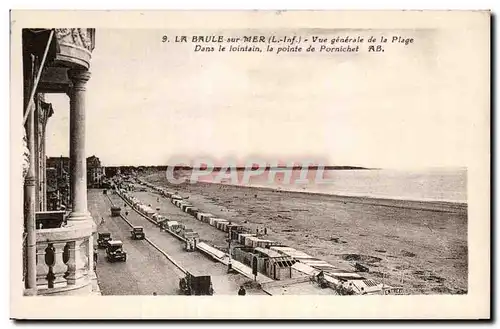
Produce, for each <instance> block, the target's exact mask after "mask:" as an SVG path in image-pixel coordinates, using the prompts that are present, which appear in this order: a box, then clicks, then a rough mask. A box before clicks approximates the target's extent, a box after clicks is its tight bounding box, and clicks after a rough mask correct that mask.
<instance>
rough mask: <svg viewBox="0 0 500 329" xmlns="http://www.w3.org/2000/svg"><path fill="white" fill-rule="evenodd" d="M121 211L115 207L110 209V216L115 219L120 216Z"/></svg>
mask: <svg viewBox="0 0 500 329" xmlns="http://www.w3.org/2000/svg"><path fill="white" fill-rule="evenodd" d="M121 211H122V209H121V208H120V207H117V206H113V207H111V216H112V217H117V216H120V214H121Z"/></svg>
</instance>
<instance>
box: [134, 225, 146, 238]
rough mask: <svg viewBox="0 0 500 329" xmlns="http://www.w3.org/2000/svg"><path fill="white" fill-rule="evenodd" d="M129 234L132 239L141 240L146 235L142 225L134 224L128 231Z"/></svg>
mask: <svg viewBox="0 0 500 329" xmlns="http://www.w3.org/2000/svg"><path fill="white" fill-rule="evenodd" d="M130 235H131V236H132V239H134V240H143V239H144V238H145V237H146V234H145V233H144V228H143V227H142V226H134V227H133V228H132V230H131V231H130Z"/></svg>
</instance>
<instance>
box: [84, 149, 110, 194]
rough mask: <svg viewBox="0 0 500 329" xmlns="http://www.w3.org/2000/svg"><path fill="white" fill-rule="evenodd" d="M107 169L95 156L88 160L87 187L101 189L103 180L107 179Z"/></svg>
mask: <svg viewBox="0 0 500 329" xmlns="http://www.w3.org/2000/svg"><path fill="white" fill-rule="evenodd" d="M105 174H106V172H105V169H104V167H103V166H102V165H101V161H100V160H99V158H98V157H96V156H95V155H93V156H91V157H88V158H87V186H88V187H91V188H99V187H100V186H101V183H102V180H103V178H104V177H105Z"/></svg>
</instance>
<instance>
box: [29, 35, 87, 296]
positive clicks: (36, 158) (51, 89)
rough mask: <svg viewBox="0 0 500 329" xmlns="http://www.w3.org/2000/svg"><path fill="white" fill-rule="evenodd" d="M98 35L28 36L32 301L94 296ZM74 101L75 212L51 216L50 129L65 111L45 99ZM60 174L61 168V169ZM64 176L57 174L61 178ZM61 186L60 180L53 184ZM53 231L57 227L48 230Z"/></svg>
mask: <svg viewBox="0 0 500 329" xmlns="http://www.w3.org/2000/svg"><path fill="white" fill-rule="evenodd" d="M94 40H95V29H87V28H85V29H83V28H63V29H23V31H22V46H23V49H22V51H23V88H24V104H23V105H24V106H23V124H24V129H25V138H24V149H23V150H22V153H23V156H24V157H23V159H24V164H23V175H24V176H23V179H24V183H23V184H24V195H23V201H24V234H23V260H24V262H23V270H24V271H23V277H22V280H23V282H24V287H25V289H24V294H25V295H75V294H90V293H92V291H93V289H92V287H93V281H94V278H95V273H94V272H93V257H92V252H93V233H94V232H95V224H94V221H93V220H92V217H91V216H90V213H89V211H88V210H87V174H86V173H87V170H86V165H87V163H86V154H85V111H86V109H85V93H86V89H85V86H86V83H87V81H88V80H89V79H90V72H89V69H90V60H91V56H92V51H93V49H94ZM48 93H62V94H66V95H68V98H69V107H70V129H69V131H70V132H69V134H70V136H69V137H70V150H69V154H70V157H69V166H67V167H66V168H64V167H65V166H64V165H63V166H62V167H63V169H64V171H65V172H67V173H68V174H69V200H68V201H69V204H68V208H70V210H68V211H62V212H61V211H48V210H47V204H49V202H47V201H48V193H47V191H51V190H52V187H50V188H48V184H47V182H48V180H49V177H48V175H47V173H50V172H54V170H52V169H51V170H47V169H48V168H52V167H48V166H47V158H46V155H45V143H46V130H45V128H46V124H47V121H48V120H49V118H50V116H51V115H52V113H53V112H54V111H55V110H57V109H53V108H52V105H51V104H49V103H47V102H46V100H45V95H46V94H48ZM55 170H56V171H57V166H56V168H55ZM54 174H55V176H57V172H55V173H54ZM50 179H51V180H53V177H50ZM47 223H49V224H50V225H44V224H47Z"/></svg>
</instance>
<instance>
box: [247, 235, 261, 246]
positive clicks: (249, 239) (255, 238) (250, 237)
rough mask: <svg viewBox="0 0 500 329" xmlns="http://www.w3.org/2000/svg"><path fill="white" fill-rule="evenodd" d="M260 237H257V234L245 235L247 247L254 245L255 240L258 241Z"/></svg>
mask: <svg viewBox="0 0 500 329" xmlns="http://www.w3.org/2000/svg"><path fill="white" fill-rule="evenodd" d="M257 239H258V238H257V237H255V236H248V237H245V242H244V244H245V246H247V247H253V244H254V241H256V240H257Z"/></svg>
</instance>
